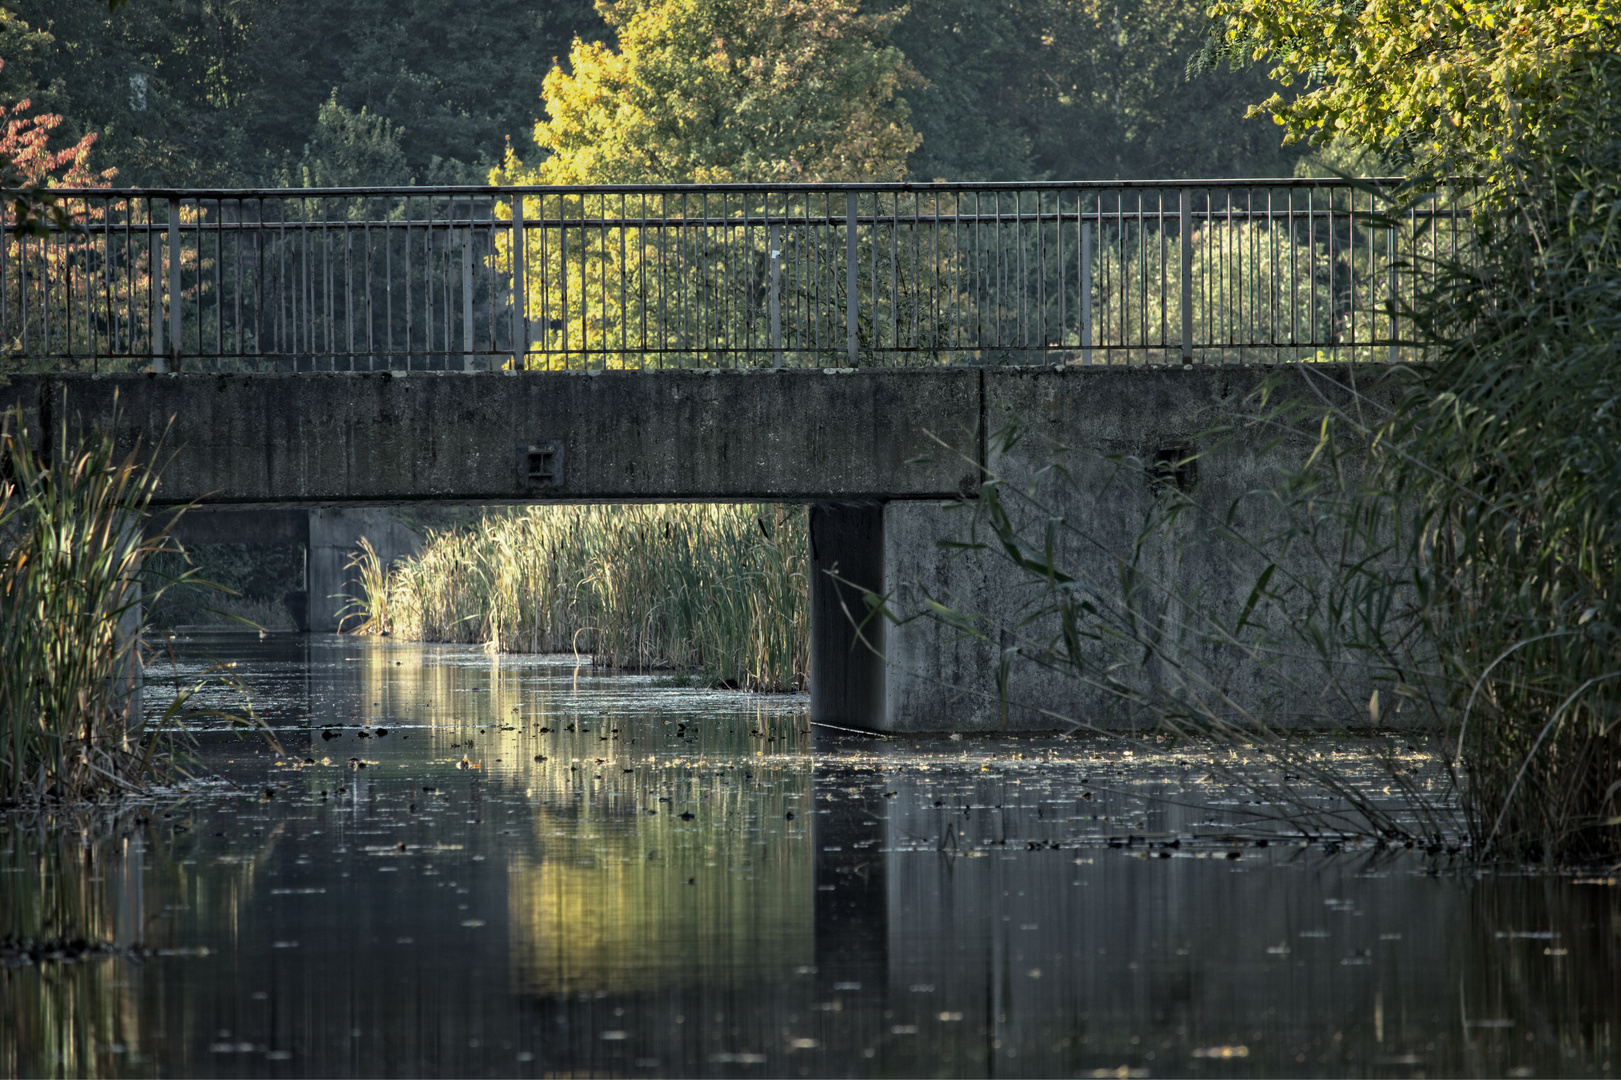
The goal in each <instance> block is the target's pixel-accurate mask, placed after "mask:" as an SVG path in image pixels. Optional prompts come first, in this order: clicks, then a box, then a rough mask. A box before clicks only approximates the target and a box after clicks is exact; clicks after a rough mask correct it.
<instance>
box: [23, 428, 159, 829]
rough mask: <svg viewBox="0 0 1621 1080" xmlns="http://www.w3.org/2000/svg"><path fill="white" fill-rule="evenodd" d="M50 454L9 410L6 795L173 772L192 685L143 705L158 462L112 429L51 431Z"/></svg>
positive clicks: (112, 786) (87, 788) (76, 794)
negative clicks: (162, 702) (127, 447)
mask: <svg viewBox="0 0 1621 1080" xmlns="http://www.w3.org/2000/svg"><path fill="white" fill-rule="evenodd" d="M54 442H55V452H54V453H51V454H48V455H47V454H44V453H42V451H41V449H40V446H39V442H38V438H37V434H35V433H32V432H30V431H29V430H27V428H26V427H24V426H23V424H22V423H21V421H20V419H19V417H18V416H17V414H16V413H15V412H11V413H7V414H6V415H5V416H4V418H3V419H0V803H17V802H21V801H25V800H40V799H51V800H73V799H84V798H94V797H98V796H103V795H114V794H119V793H125V792H132V791H136V790H139V789H141V788H142V787H144V786H146V785H148V784H151V783H153V782H157V781H161V780H164V779H166V778H169V777H171V776H173V775H174V772H175V769H176V767H177V766H178V764H179V760H180V759H179V752H180V751H182V750H183V749H184V740H185V738H186V733H185V731H184V729H183V728H182V726H181V725H180V723H179V717H180V713H181V712H182V710H184V708H185V707H186V704H187V701H188V699H189V698H190V692H189V691H185V690H181V689H178V688H177V690H176V693H175V696H174V698H173V701H172V703H171V704H170V705H169V706H168V707H167V708H166V709H163V710H161V711H158V712H156V714H155V715H153V716H150V717H149V716H147V715H144V714H143V710H142V704H143V702H142V689H143V682H144V681H145V676H144V669H145V660H146V657H145V656H144V655H143V647H142V644H141V640H140V632H141V629H142V625H143V619H142V599H143V590H146V595H148V596H151V595H154V594H160V593H161V591H162V588H163V584H164V583H163V582H162V581H160V580H159V579H157V578H155V577H154V576H153V575H152V574H151V573H149V572H148V571H147V570H146V569H145V565H144V564H145V562H146V560H147V559H149V558H152V557H154V556H158V555H160V554H162V553H164V552H167V551H170V550H171V549H172V548H173V544H172V542H171V541H169V540H168V539H167V537H165V536H164V535H162V534H159V535H156V536H147V535H145V534H144V533H143V531H142V525H143V523H144V522H145V520H146V515H147V510H148V507H149V505H150V503H151V500H152V496H153V493H154V492H155V491H156V489H157V484H158V475H157V471H156V470H154V469H150V468H148V467H147V465H146V462H145V460H144V459H143V457H142V456H141V454H140V451H139V449H138V448H137V449H136V450H132V451H130V452H129V453H127V454H120V453H119V451H118V450H117V448H116V447H115V446H114V444H113V440H112V438H111V437H110V436H107V435H102V434H91V435H87V436H85V437H84V438H82V439H80V440H77V441H69V438H68V433H67V430H66V428H63V429H61V430H60V431H58V432H57V433H56V434H55V437H54Z"/></svg>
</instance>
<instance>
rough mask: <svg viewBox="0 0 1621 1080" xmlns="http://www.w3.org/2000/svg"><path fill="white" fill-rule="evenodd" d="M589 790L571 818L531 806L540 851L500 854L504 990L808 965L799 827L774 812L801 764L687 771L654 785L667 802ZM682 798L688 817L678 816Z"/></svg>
mask: <svg viewBox="0 0 1621 1080" xmlns="http://www.w3.org/2000/svg"><path fill="white" fill-rule="evenodd" d="M563 769H565V770H566V769H567V765H566V764H565V765H563ZM683 772H685V770H683ZM672 773H673V770H672ZM654 775H655V776H656V775H657V774H654ZM592 787H593V785H590V784H589V783H588V784H587V785H585V790H584V792H583V793H582V798H581V799H579V800H577V801H576V807H577V815H565V814H560V813H557V812H555V811H547V810H543V811H541V812H540V813H539V814H537V815H536V817H535V820H534V830H535V836H536V838H537V840H538V841H539V843H538V850H539V852H540V857H539V858H531V857H529V856H528V855H516V856H514V858H513V861H512V862H511V863H510V864H509V869H510V870H511V871H512V873H511V874H510V876H509V877H508V881H509V888H508V892H507V907H508V924H509V927H510V930H509V932H510V935H511V946H512V955H513V967H512V981H513V988H514V989H515V990H519V991H527V992H531V993H541V994H548V995H553V994H572V993H575V992H578V991H584V990H590V991H598V990H609V991H614V992H622V991H638V990H648V989H654V988H660V987H669V986H678V985H697V984H703V985H708V986H723V985H728V984H734V983H737V982H740V981H745V982H771V981H773V980H776V979H781V978H786V977H788V976H790V975H791V974H792V972H793V970H794V968H795V967H799V966H803V965H807V964H811V963H813V961H814V952H815V932H814V926H815V920H814V917H813V905H814V901H815V895H816V890H815V887H814V876H815V870H814V866H813V855H812V845H811V836H810V829H809V827H808V825H807V826H806V827H804V828H796V827H795V824H796V823H795V822H790V821H787V820H785V816H784V815H785V814H786V813H787V812H788V811H789V810H792V809H795V808H798V807H800V806H801V805H804V806H808V805H809V802H810V796H811V771H810V769H809V767H803V768H793V769H782V770H778V769H775V768H772V769H763V770H762V771H761V772H759V773H757V774H756V776H755V779H754V780H744V779H743V777H742V776H741V774H739V775H736V776H732V775H730V774H728V775H727V777H726V778H725V779H722V778H721V777H720V776H718V775H715V774H713V773H708V772H707V771H706V775H705V777H704V778H698V777H696V776H693V775H691V774H690V773H687V774H686V775H682V776H679V778H676V779H673V780H672V783H671V787H670V788H668V789H661V791H663V792H664V793H665V794H667V796H668V797H669V798H670V802H669V803H659V802H658V801H657V797H656V794H655V793H653V792H651V791H650V792H649V793H648V798H647V799H646V802H645V803H643V800H642V799H639V798H637V799H626V798H619V799H611V798H610V797H609V796H608V795H606V794H605V793H604V792H602V791H601V790H600V787H601V786H600V785H595V787H596V788H597V790H595V791H593V790H592ZM593 796H594V797H593ZM790 796H798V798H790ZM593 802H597V803H599V805H596V806H593V805H592V803H593ZM601 803H606V804H608V805H600V804H601ZM620 803H626V804H632V805H625V806H619V805H617V804H620ZM636 804H641V805H650V806H657V807H658V808H659V812H658V813H657V814H648V813H646V812H645V811H644V810H642V809H641V807H640V805H636ZM553 805H555V804H553ZM684 807H690V808H691V810H692V811H693V812H695V813H696V814H698V815H699V817H698V819H697V820H696V821H693V822H686V821H682V820H681V818H680V817H679V816H678V814H679V813H680V812H681V809H682V808H684ZM605 819H606V820H605Z"/></svg>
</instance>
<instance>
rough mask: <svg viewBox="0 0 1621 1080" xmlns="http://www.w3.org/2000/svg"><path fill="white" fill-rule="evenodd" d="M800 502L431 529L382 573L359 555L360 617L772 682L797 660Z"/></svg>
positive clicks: (731, 679) (752, 685) (582, 512)
mask: <svg viewBox="0 0 1621 1080" xmlns="http://www.w3.org/2000/svg"><path fill="white" fill-rule="evenodd" d="M806 552H807V546H806V523H805V512H804V510H803V508H800V507H780V506H755V505H704V504H666V505H651V506H532V507H527V508H524V509H521V510H514V511H509V512H502V513H492V514H490V515H488V516H487V517H485V518H484V519H483V520H482V521H481V522H480V523H479V524H478V525H477V526H476V527H473V528H470V529H462V530H455V531H450V532H445V533H441V534H439V535H437V536H435V537H434V538H433V539H432V540H430V541H429V543H428V545H427V547H426V548H425V549H424V550H423V551H422V553H421V554H419V555H417V556H416V557H415V558H413V559H411V560H409V561H407V562H406V563H404V564H402V565H400V566H398V567H396V568H395V569H394V570H392V571H391V572H389V573H387V574H386V575H385V574H384V573H383V572H382V568H381V567H379V566H378V565H377V561H376V559H375V557H368V556H362V559H361V568H362V574H363V577H364V578H366V581H365V585H366V590H365V591H366V593H367V595H368V596H369V597H370V599H369V600H368V601H367V602H366V604H365V607H364V610H363V613H362V614H363V622H362V628H363V629H367V630H371V631H374V632H375V631H387V632H390V633H393V634H397V635H399V636H401V637H406V638H412V639H415V640H419V641H449V642H475V643H486V644H489V645H491V646H492V647H495V648H498V649H501V650H503V651H507V652H526V653H538V652H580V653H588V654H590V655H591V656H592V658H593V659H594V660H595V661H597V662H599V663H603V664H606V665H609V666H612V667H617V668H625V669H629V670H633V671H652V670H674V671H686V672H695V673H699V674H700V675H701V677H702V678H703V679H704V680H705V681H707V682H708V683H710V684H712V685H720V686H728V687H735V688H740V689H748V690H763V691H772V692H782V691H789V690H795V689H800V688H802V687H804V686H805V684H806V673H807V671H808V670H809V666H810V644H809V641H810V637H809V596H808V588H809V585H808V564H807V554H806Z"/></svg>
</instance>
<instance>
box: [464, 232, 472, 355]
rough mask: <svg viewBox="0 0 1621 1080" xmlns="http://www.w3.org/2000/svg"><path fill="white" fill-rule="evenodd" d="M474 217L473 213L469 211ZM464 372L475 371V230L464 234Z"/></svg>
mask: <svg viewBox="0 0 1621 1080" xmlns="http://www.w3.org/2000/svg"><path fill="white" fill-rule="evenodd" d="M468 216H469V217H471V216H472V211H471V210H469V211H468ZM462 370H464V371H472V370H473V229H472V226H468V228H467V231H466V232H464V233H462Z"/></svg>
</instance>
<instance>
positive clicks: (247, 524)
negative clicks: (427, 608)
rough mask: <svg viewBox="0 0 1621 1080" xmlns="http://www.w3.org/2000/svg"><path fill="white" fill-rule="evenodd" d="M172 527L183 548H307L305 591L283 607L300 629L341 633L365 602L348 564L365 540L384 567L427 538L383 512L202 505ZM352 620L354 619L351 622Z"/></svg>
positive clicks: (357, 577)
mask: <svg viewBox="0 0 1621 1080" xmlns="http://www.w3.org/2000/svg"><path fill="white" fill-rule="evenodd" d="M158 522H162V523H163V524H167V525H168V526H169V527H170V530H171V532H172V533H173V535H174V536H175V538H176V539H178V540H179V541H180V542H181V543H183V544H286V545H289V546H293V545H297V546H300V547H303V548H304V589H303V590H301V591H295V592H291V593H288V594H287V596H286V597H285V598H284V600H283V603H285V604H286V605H287V608H288V613H289V614H290V615H292V617H293V623H294V625H295V626H297V628H298V629H299V630H300V631H315V632H317V633H331V632H333V631H335V630H337V629H338V628H339V627H338V624H339V621H340V619H341V618H342V616H343V611H344V608H345V607H348V606H350V603H351V601H354V600H360V599H363V598H364V596H365V590H364V588H363V586H362V585H361V582H360V575H359V573H358V572H357V571H355V570H354V569H353V568H351V567H350V566H349V561H350V560H351V559H352V558H354V556H355V555H357V554H359V551H360V540H361V538H362V537H364V538H366V539H367V540H368V541H370V543H371V546H372V550H374V551H376V552H377V557H378V558H379V559H381V560H382V562H383V565H384V566H388V565H390V564H392V563H394V562H395V561H397V560H399V559H403V558H406V557H407V556H410V555H415V554H416V553H417V552H419V551H421V550H422V537H420V536H418V535H417V534H416V533H414V532H412V531H411V530H410V529H407V528H406V527H405V526H404V525H401V524H400V523H399V522H398V521H396V520H394V518H393V517H391V516H389V514H388V513H387V512H386V511H383V510H369V509H357V510H346V509H323V510H259V509H247V510H225V509H210V508H207V507H200V508H197V509H193V510H191V511H189V512H187V513H185V514H182V515H181V516H180V518H179V520H178V521H173V522H170V521H168V520H167V515H162V514H160V515H155V516H154V525H155V524H157V523H158ZM351 622H352V619H351Z"/></svg>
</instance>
